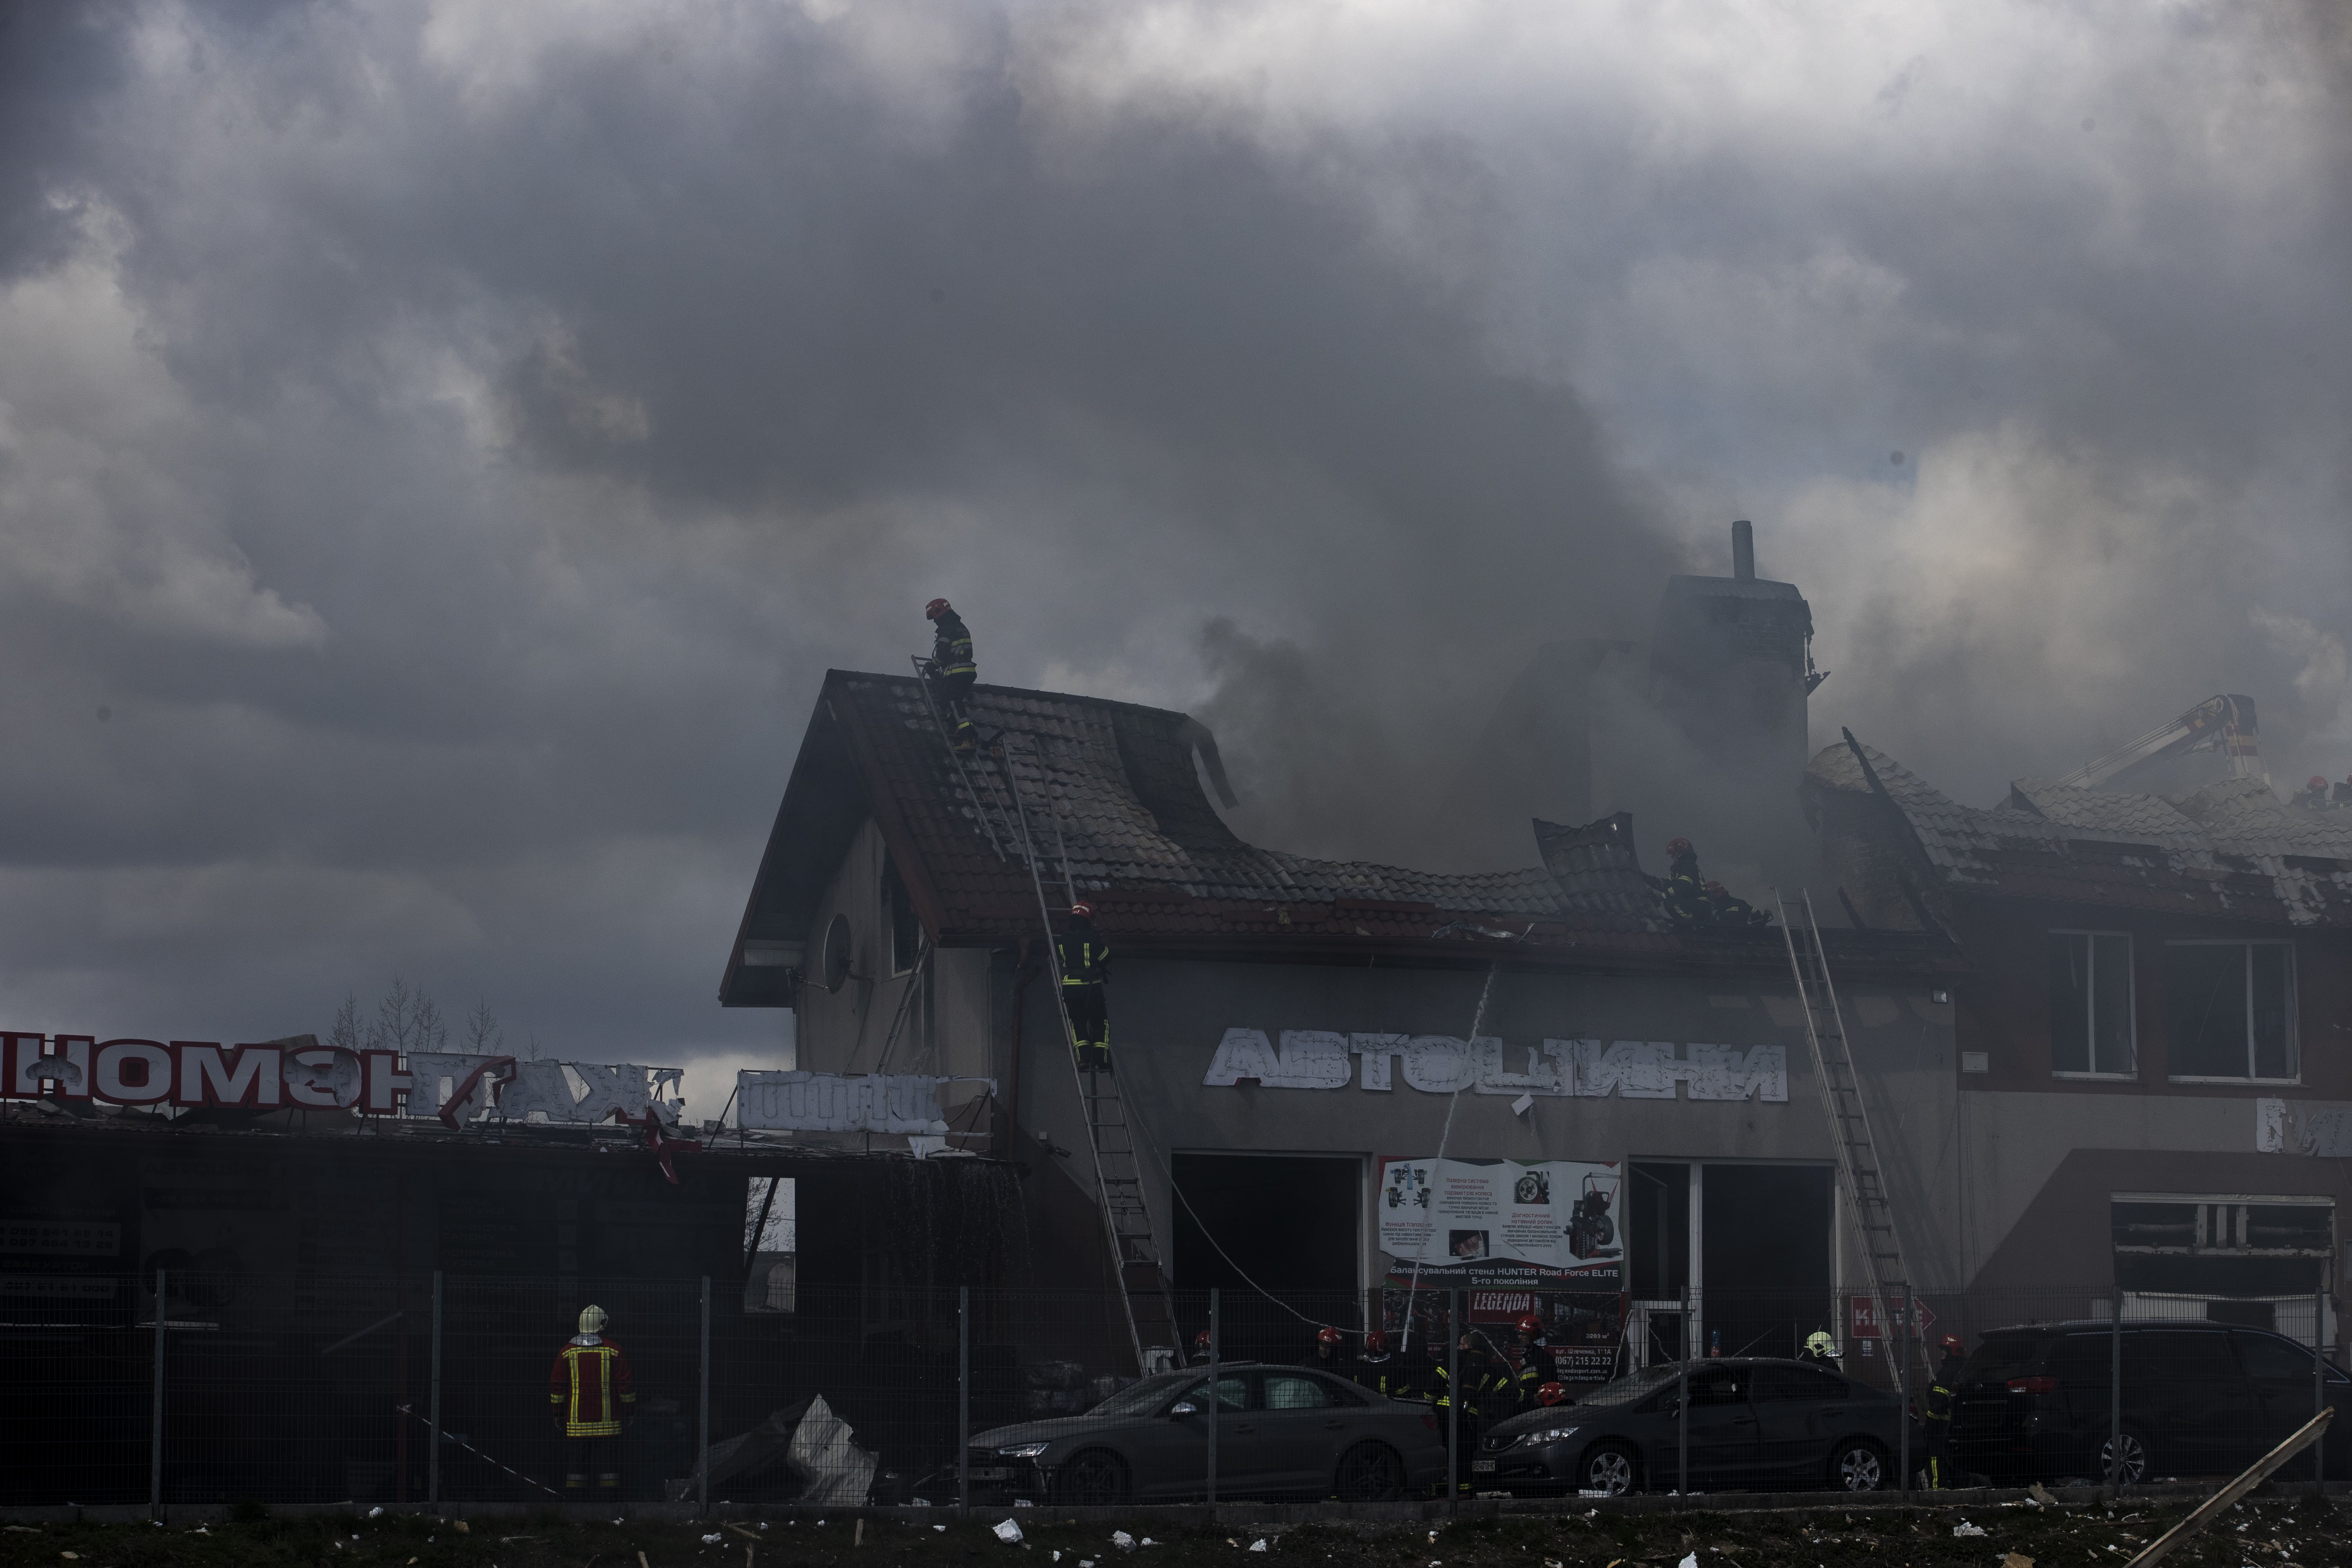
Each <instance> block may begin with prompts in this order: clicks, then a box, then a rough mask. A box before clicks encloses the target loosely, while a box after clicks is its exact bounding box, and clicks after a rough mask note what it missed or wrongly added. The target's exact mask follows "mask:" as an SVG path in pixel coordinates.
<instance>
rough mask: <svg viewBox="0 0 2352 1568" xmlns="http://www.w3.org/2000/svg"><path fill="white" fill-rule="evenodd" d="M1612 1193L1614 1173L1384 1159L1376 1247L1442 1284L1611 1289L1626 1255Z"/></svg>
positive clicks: (1577, 1165)
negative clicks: (1594, 1284) (1434, 1274)
mask: <svg viewBox="0 0 2352 1568" xmlns="http://www.w3.org/2000/svg"><path fill="white" fill-rule="evenodd" d="M1618 1184H1619V1173H1618V1168H1617V1166H1616V1165H1614V1164H1613V1163H1612V1164H1597V1163H1588V1162H1582V1161H1575V1160H1544V1161H1534V1162H1530V1161H1520V1160H1428V1159H1402V1158H1397V1157H1394V1156H1384V1157H1383V1158H1382V1159H1381V1184H1380V1193H1379V1196H1378V1198H1377V1200H1376V1203H1377V1205H1378V1209H1379V1215H1380V1247H1381V1251H1382V1252H1385V1253H1387V1254H1388V1255H1389V1256H1390V1257H1391V1258H1393V1259H1395V1260H1396V1266H1397V1267H1398V1268H1401V1269H1402V1268H1409V1267H1411V1266H1414V1265H1418V1266H1419V1268H1420V1269H1421V1270H1422V1271H1423V1272H1424V1274H1425V1273H1426V1272H1427V1271H1428V1270H1431V1269H1442V1270H1445V1271H1446V1273H1447V1275H1448V1277H1449V1278H1448V1279H1447V1282H1448V1283H1456V1282H1466V1283H1471V1284H1476V1285H1485V1284H1497V1285H1499V1284H1507V1283H1517V1284H1520V1285H1528V1284H1532V1283H1535V1282H1538V1280H1548V1281H1553V1282H1568V1281H1598V1282H1601V1283H1603V1284H1605V1285H1609V1286H1613V1285H1614V1283H1615V1281H1616V1279H1617V1274H1618V1265H1619V1263H1620V1261H1621V1260H1622V1258H1624V1255H1625V1248H1624V1247H1623V1245H1622V1243H1621V1242H1620V1240H1619V1238H1618V1234H1617V1213H1616V1210H1617V1199H1618ZM1456 1276H1466V1279H1457V1278H1455V1277H1456Z"/></svg>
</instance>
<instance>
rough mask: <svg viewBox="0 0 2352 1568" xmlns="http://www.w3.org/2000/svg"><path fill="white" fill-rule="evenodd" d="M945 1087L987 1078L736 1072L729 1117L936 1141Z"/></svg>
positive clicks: (753, 1124)
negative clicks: (733, 1114)
mask: <svg viewBox="0 0 2352 1568" xmlns="http://www.w3.org/2000/svg"><path fill="white" fill-rule="evenodd" d="M951 1083H977V1084H982V1085H984V1086H985V1088H986V1091H987V1092H988V1093H989V1094H994V1093H995V1092H996V1080H995V1079H987V1078H928V1077H924V1076H921V1075H919V1074H914V1073H906V1074H899V1073H868V1074H866V1075H864V1076H862V1077H856V1078H851V1077H845V1076H844V1075H843V1074H840V1073H833V1072H800V1071H793V1072H739V1073H737V1074H736V1075H735V1114H736V1117H737V1119H738V1121H740V1124H741V1125H743V1126H745V1127H749V1128H761V1129H767V1130H770V1131H796V1132H902V1133H912V1134H915V1135H917V1136H929V1137H940V1136H943V1135H944V1134H945V1133H946V1132H947V1131H948V1122H947V1117H946V1115H945V1113H944V1111H943V1110H942V1108H941V1106H940V1093H941V1091H942V1090H943V1089H946V1087H947V1086H948V1085H949V1084H951Z"/></svg>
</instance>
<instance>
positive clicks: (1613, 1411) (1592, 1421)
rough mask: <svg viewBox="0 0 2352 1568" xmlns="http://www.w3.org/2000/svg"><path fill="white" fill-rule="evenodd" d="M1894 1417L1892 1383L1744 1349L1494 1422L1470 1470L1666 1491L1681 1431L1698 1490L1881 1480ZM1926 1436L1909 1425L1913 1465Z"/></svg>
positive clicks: (1560, 1485)
mask: <svg viewBox="0 0 2352 1568" xmlns="http://www.w3.org/2000/svg"><path fill="white" fill-rule="evenodd" d="M1685 1372H1686V1373H1687V1383H1686V1384H1685ZM1685 1386H1687V1390H1688V1400H1689V1415H1688V1419H1687V1422H1685V1419H1684V1415H1683V1400H1684V1396H1685ZM1901 1419H1902V1417H1901V1413H1900V1410H1899V1408H1898V1406H1897V1405H1896V1402H1895V1396H1894V1395H1893V1394H1886V1393H1883V1392H1881V1391H1880V1390H1878V1389H1875V1388H1872V1387H1870V1386H1869V1385H1868V1384H1861V1383H1856V1382H1855V1381H1854V1380H1853V1379H1852V1378H1850V1377H1846V1376H1843V1375H1842V1374H1841V1373H1835V1372H1832V1371H1831V1370H1830V1369H1829V1368H1827V1367H1824V1366H1820V1365H1817V1364H1812V1363H1805V1362H1797V1361H1788V1360H1781V1359H1778V1358H1765V1357H1742V1356H1727V1357H1724V1358H1721V1359H1718V1360H1709V1361H1700V1362H1691V1363H1687V1365H1686V1366H1685V1365H1677V1364H1675V1363H1667V1364H1666V1365H1664V1366H1652V1367H1646V1368H1644V1369H1643V1370H1642V1371H1640V1372H1637V1373H1632V1374H1631V1375H1630V1376H1626V1377H1621V1378H1618V1379H1616V1380H1615V1381H1614V1382H1612V1383H1604V1384H1601V1386H1600V1387H1598V1388H1595V1389H1593V1390H1591V1392H1590V1393H1587V1394H1580V1395H1578V1396H1577V1399H1576V1402H1575V1403H1574V1404H1572V1405H1553V1406H1551V1407H1549V1409H1543V1410H1531V1411H1528V1412H1526V1413H1524V1414H1522V1415H1514V1416H1512V1417H1510V1418H1509V1419H1507V1420H1505V1421H1498V1422H1496V1424H1495V1425H1494V1426H1491V1427H1489V1428H1488V1429H1487V1430H1486V1433H1485V1434H1484V1435H1483V1436H1480V1438H1479V1439H1478V1447H1477V1450H1476V1453H1475V1457H1474V1458H1472V1460H1471V1464H1470V1472H1471V1473H1470V1480H1471V1482H1472V1484H1473V1485H1475V1486H1476V1487H1479V1488H1481V1489H1486V1488H1489V1487H1491V1488H1496V1489H1503V1490H1507V1491H1514V1492H1558V1491H1592V1492H1606V1493H1609V1494H1611V1495H1612V1496H1613V1495H1615V1494H1617V1493H1620V1492H1630V1491H1671V1490H1674V1489H1676V1488H1677V1487H1678V1486H1680V1485H1681V1480H1682V1474H1683V1469H1682V1455H1683V1446H1684V1443H1685V1430H1687V1433H1688V1436H1687V1442H1688V1445H1689V1454H1690V1487H1691V1489H1692V1490H1694V1491H1699V1490H1722V1489H1727V1488H1734V1487H1741V1488H1745V1487H1757V1488H1765V1487H1772V1488H1778V1487H1801V1488H1831V1489H1840V1490H1844V1491H1857V1492H1866V1491H1876V1490H1878V1489H1880V1488H1882V1487H1890V1486H1893V1485H1895V1480H1896V1476H1895V1464H1896V1457H1897V1455H1898V1454H1899V1453H1900V1451H1901V1449H1900V1445H1901V1442H1902V1428H1901V1426H1899V1425H1898V1423H1899V1422H1900V1420H1901ZM1923 1436H1924V1435H1923V1433H1922V1431H1921V1429H1920V1428H1919V1427H1918V1426H1916V1425H1915V1426H1913V1428H1912V1447H1911V1453H1912V1456H1913V1462H1914V1463H1915V1464H1916V1463H1917V1461H1918V1457H1919V1455H1920V1454H1921V1452H1922V1442H1923Z"/></svg>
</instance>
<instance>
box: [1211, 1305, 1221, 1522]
mask: <svg viewBox="0 0 2352 1568" xmlns="http://www.w3.org/2000/svg"><path fill="white" fill-rule="evenodd" d="M1218 1304H1219V1303H1218V1300H1217V1288H1216V1287H1215V1286H1213V1285H1212V1286H1210V1287H1209V1506H1210V1507H1212V1508H1214V1507H1215V1506H1216V1503H1217V1427H1218V1426H1219V1424H1220V1423H1221V1422H1223V1419H1224V1406H1223V1405H1221V1404H1219V1403H1218V1400H1217V1376H1218V1372H1219V1369H1220V1368H1221V1367H1222V1365H1223V1360H1224V1350H1225V1342H1224V1325H1223V1323H1222V1322H1221V1321H1219V1316H1220V1314H1219V1312H1218V1310H1217V1308H1218Z"/></svg>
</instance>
